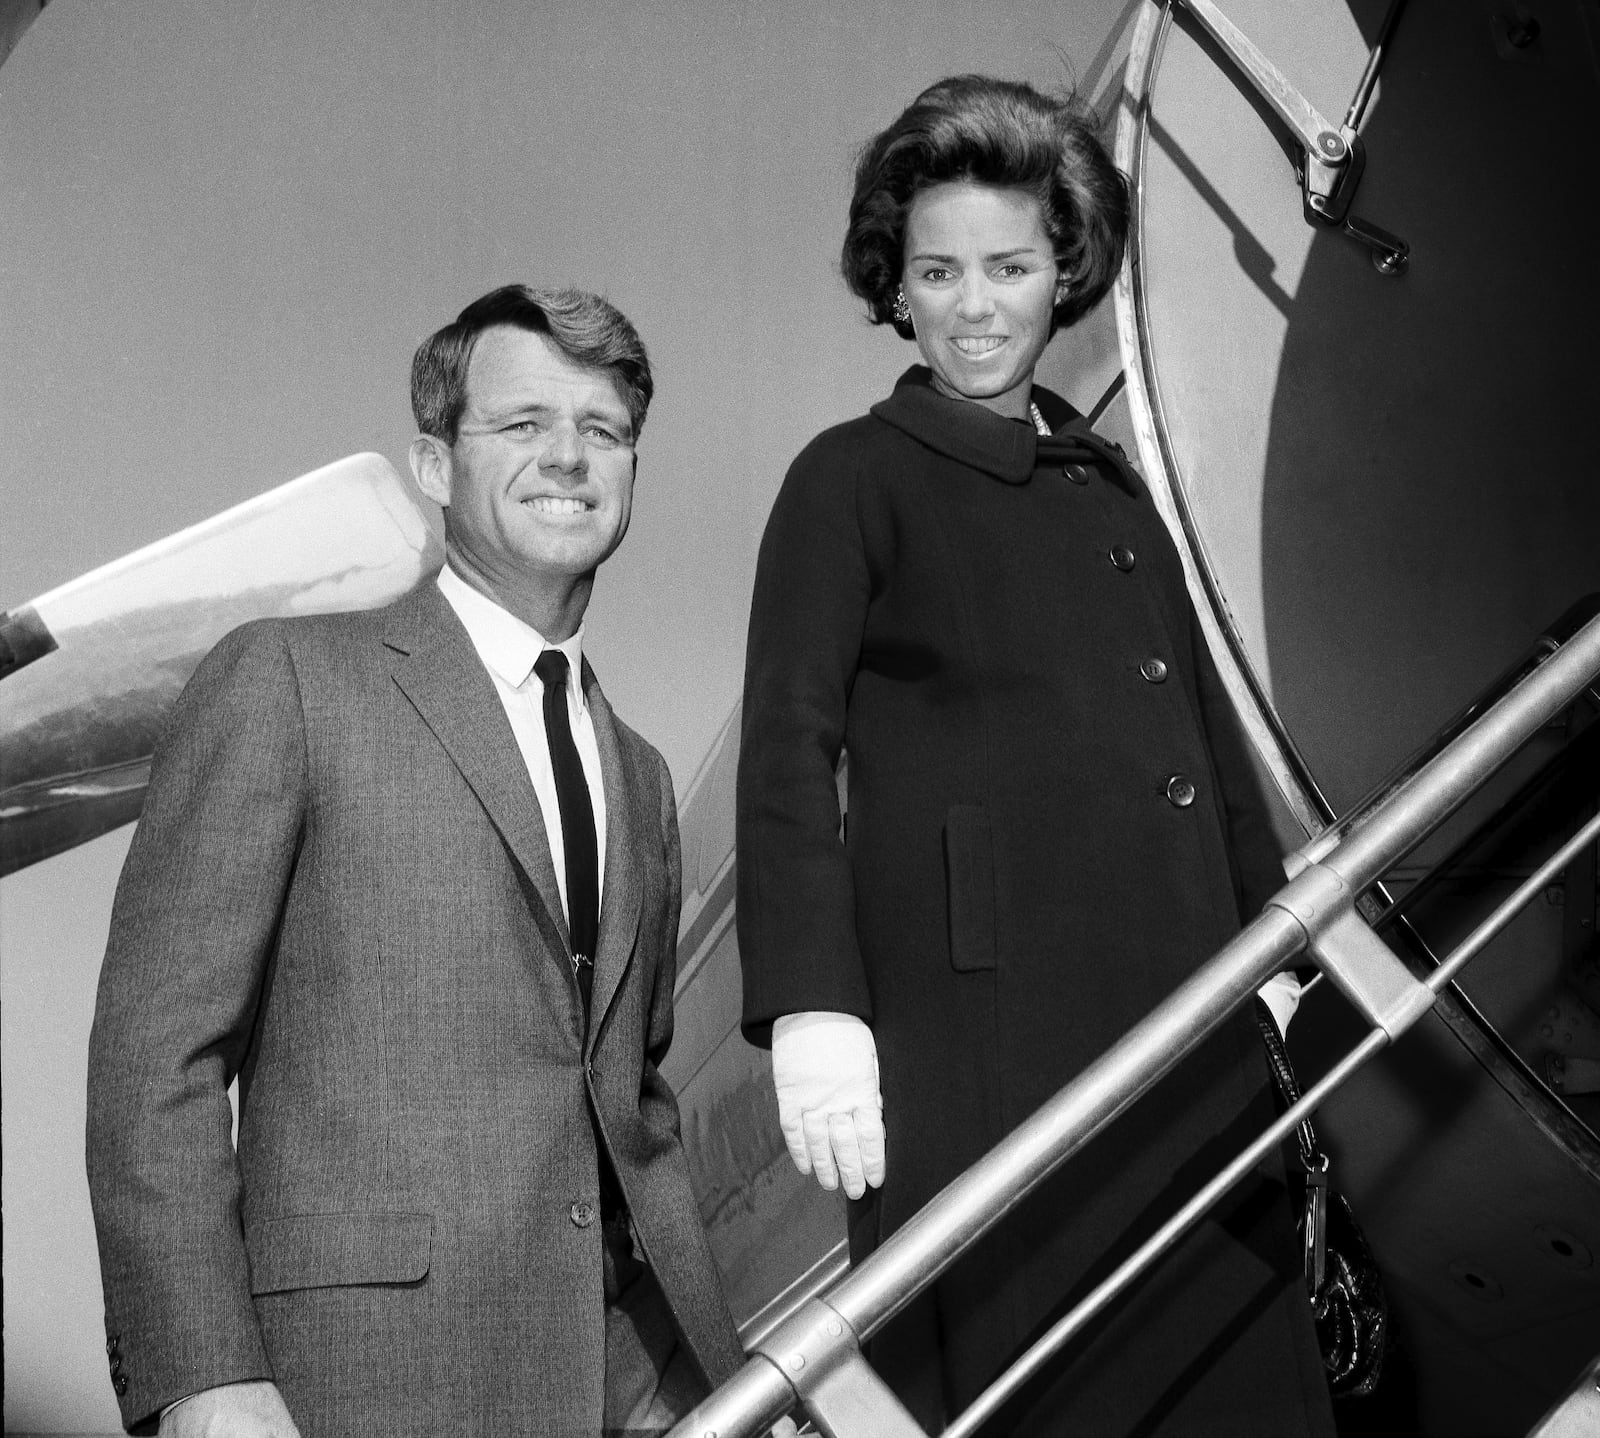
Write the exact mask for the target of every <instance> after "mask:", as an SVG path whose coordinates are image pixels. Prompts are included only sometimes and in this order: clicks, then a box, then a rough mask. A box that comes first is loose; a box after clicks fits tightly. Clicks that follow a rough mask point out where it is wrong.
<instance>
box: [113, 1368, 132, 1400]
mask: <svg viewBox="0 0 1600 1438" xmlns="http://www.w3.org/2000/svg"><path fill="white" fill-rule="evenodd" d="M111 1386H112V1387H113V1388H115V1389H116V1390H117V1397H118V1398H120V1397H122V1395H123V1394H124V1393H126V1392H127V1391H128V1376H127V1374H125V1373H119V1374H118V1375H117V1376H116V1378H115V1379H113V1380H112V1383H111Z"/></svg>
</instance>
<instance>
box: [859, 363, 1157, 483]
mask: <svg viewBox="0 0 1600 1438" xmlns="http://www.w3.org/2000/svg"><path fill="white" fill-rule="evenodd" d="M1031 397H1032V399H1033V402H1034V403H1035V404H1036V405H1038V406H1039V412H1040V413H1041V414H1042V415H1044V417H1045V422H1046V423H1047V424H1049V426H1050V428H1051V429H1052V430H1054V431H1055V433H1054V434H1052V435H1051V436H1049V437H1048V438H1041V436H1040V435H1039V432H1038V431H1037V430H1035V429H1034V427H1033V426H1032V425H1031V424H1019V423H1018V422H1017V421H1016V420H1014V419H1006V418H1005V417H1004V416H1003V415H998V414H996V413H995V412H994V411H993V410H991V409H986V408H985V407H984V406H983V405H981V404H974V403H972V402H971V401H968V400H959V399H950V398H948V397H947V396H945V395H942V394H940V393H939V391H938V390H936V389H935V388H934V387H933V372H932V371H931V370H930V369H928V368H927V366H925V365H912V366H911V368H910V369H908V370H907V371H906V372H905V373H904V374H903V375H901V376H900V378H899V380H897V381H896V383H895V387H894V393H893V394H891V395H890V396H889V397H888V399H885V400H880V401H879V402H878V403H877V404H875V405H873V406H872V413H873V414H874V415H876V416H877V417H878V418H879V419H881V420H883V421H884V422H885V423H886V424H892V425H893V426H894V427H895V428H896V429H898V430H901V431H903V432H904V433H906V434H908V435H910V436H911V437H912V439H914V440H916V441H918V442H919V443H920V444H925V445H926V446H927V447H928V448H929V449H931V450H933V451H935V452H936V453H938V454H942V455H945V456H947V457H948V458H950V459H953V460H955V461H956V462H957V463H958V464H964V465H966V466H967V467H968V468H969V469H975V470H978V471H979V472H980V473H982V474H987V475H990V476H992V477H993V478H995V479H998V480H1002V481H1004V482H1005V483H1006V484H1026V483H1027V482H1028V480H1029V479H1030V478H1032V476H1033V471H1034V468H1035V466H1036V465H1037V464H1039V463H1040V462H1041V460H1044V461H1047V462H1050V461H1053V462H1057V463H1062V462H1065V461H1067V460H1069V459H1073V458H1081V459H1094V460H1100V461H1104V462H1105V464H1106V465H1107V467H1108V469H1109V470H1110V472H1111V473H1112V475H1113V476H1114V477H1115V479H1116V480H1117V482H1118V483H1119V484H1121V485H1122V486H1123V487H1124V488H1125V489H1127V490H1128V491H1129V492H1130V493H1133V494H1137V493H1138V492H1139V491H1140V489H1141V487H1142V486H1141V485H1140V484H1139V481H1138V478H1137V476H1135V475H1134V473H1133V471H1132V470H1131V469H1130V468H1129V467H1128V465H1127V461H1126V460H1125V459H1124V458H1123V457H1122V453H1121V451H1120V450H1119V449H1117V447H1116V446H1115V445H1112V444H1110V443H1109V442H1108V441H1106V440H1104V439H1102V438H1101V437H1100V436H1099V435H1097V434H1095V433H1094V431H1093V430H1091V429H1090V428H1089V422H1088V421H1087V420H1086V419H1085V418H1084V417H1083V416H1082V415H1081V414H1079V413H1078V411H1077V410H1075V409H1074V408H1073V407H1072V406H1071V405H1070V404H1068V403H1067V402H1066V400H1064V399H1062V398H1061V396H1060V395H1058V394H1054V393H1052V392H1051V391H1050V390H1047V389H1041V388H1040V387H1039V386H1038V385H1035V386H1034V387H1033V391H1032V396H1031Z"/></svg>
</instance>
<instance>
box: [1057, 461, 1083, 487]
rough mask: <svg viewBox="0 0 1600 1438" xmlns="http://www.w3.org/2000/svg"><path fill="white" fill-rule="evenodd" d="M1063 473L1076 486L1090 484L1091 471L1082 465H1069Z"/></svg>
mask: <svg viewBox="0 0 1600 1438" xmlns="http://www.w3.org/2000/svg"><path fill="white" fill-rule="evenodd" d="M1061 472H1062V474H1064V475H1066V477H1067V478H1068V479H1070V480H1071V481H1072V482H1073V483H1074V484H1087V483H1088V482H1089V471H1088V470H1086V469H1085V468H1084V467H1083V466H1082V465H1081V464H1069V465H1067V466H1066V468H1064V469H1063V470H1062V471H1061Z"/></svg>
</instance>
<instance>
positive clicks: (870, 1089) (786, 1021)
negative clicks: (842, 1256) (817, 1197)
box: [772, 1011, 884, 1198]
mask: <svg viewBox="0 0 1600 1438" xmlns="http://www.w3.org/2000/svg"><path fill="white" fill-rule="evenodd" d="M772 1081H773V1086H774V1087H775V1088H776V1089H777V1091H778V1123H779V1126H780V1127H781V1128H782V1129H783V1138H784V1142H785V1143H787V1144H788V1145H789V1157H790V1158H792V1159H793V1160H794V1166H795V1167H796V1168H798V1169H799V1170H800V1172H801V1173H815V1174H816V1176H817V1182H818V1183H820V1184H821V1185H822V1186H823V1187H824V1188H826V1189H829V1190H832V1189H835V1188H837V1187H839V1185H840V1184H841V1183H842V1184H843V1185H844V1191H845V1192H846V1193H847V1194H849V1195H850V1197H851V1198H860V1197H861V1195H862V1194H864V1193H865V1192H866V1191H867V1185H868V1184H871V1185H872V1186H873V1187H874V1188H877V1187H879V1186H881V1185H882V1183H883V1175H884V1151H883V1098H882V1097H881V1095H880V1094H879V1093H878V1050H877V1046H876V1045H875V1044H874V1043H873V1042H872V1030H871V1029H869V1028H868V1027H867V1026H866V1024H864V1023H863V1022H862V1021H861V1020H860V1019H858V1018H856V1017H855V1016H854V1015H853V1014H836V1013H828V1012H824V1011H819V1012H813V1013H803V1014H784V1015H783V1017H782V1018H780V1019H778V1020H777V1021H776V1022H775V1023H774V1024H773V1025H772Z"/></svg>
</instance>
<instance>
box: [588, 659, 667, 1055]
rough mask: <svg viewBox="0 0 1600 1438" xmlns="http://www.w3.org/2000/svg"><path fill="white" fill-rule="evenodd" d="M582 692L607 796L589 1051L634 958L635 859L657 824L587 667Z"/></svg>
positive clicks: (637, 891) (637, 878)
mask: <svg viewBox="0 0 1600 1438" xmlns="http://www.w3.org/2000/svg"><path fill="white" fill-rule="evenodd" d="M583 692H584V699H585V701H586V702H587V703H588V706H589V718H590V722H591V723H593V725H594V737H595V744H596V747H597V748H598V749H599V750H600V774H601V779H602V781H603V782H604V784H605V791H606V877H605V892H604V893H603V894H602V895H601V896H600V942H599V944H598V945H597V946H596V947H597V949H598V952H597V953H596V954H595V956H594V994H593V997H592V999H591V1009H590V1018H589V1043H590V1044H591V1045H593V1043H594V1041H595V1038H596V1037H597V1036H598V1034H599V1033H600V1029H601V1025H602V1024H603V1022H604V1020H605V1016H606V1011H607V1010H608V1009H609V1008H610V1007H611V1001H612V999H613V998H615V997H616V993H617V990H618V989H619V988H620V987H621V985H622V978H623V975H624V974H625V973H626V972H627V969H628V964H629V962H630V961H631V960H632V957H633V947H634V938H635V936H636V935H637V934H638V931H639V907H640V903H641V885H640V876H639V865H638V863H637V862H636V861H635V860H634V855H635V854H637V853H639V852H640V849H639V847H638V846H639V845H641V844H646V843H649V842H650V841H651V837H652V836H653V835H654V834H655V833H656V829H657V823H658V821H657V819H656V816H655V814H654V812H653V811H652V812H651V813H648V814H646V813H642V812H641V811H640V805H641V804H642V802H643V798H642V796H643V795H645V794H647V793H649V792H651V791H652V789H653V787H654V786H653V785H647V784H645V783H644V782H643V781H642V777H641V776H640V775H638V774H636V773H635V772H634V768H633V764H632V762H631V760H630V758H629V756H628V755H627V754H625V753H624V752H623V749H622V744H621V742H620V740H619V739H618V736H617V725H616V720H615V718H613V716H612V713H611V706H610V705H609V704H607V703H606V698H605V695H604V694H602V693H601V692H600V686H599V684H598V683H596V682H595V677H594V673H593V671H592V670H591V669H590V668H589V666H588V664H587V663H585V664H584V666H583Z"/></svg>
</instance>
